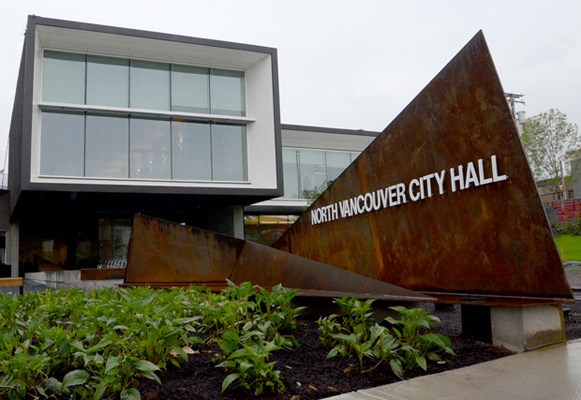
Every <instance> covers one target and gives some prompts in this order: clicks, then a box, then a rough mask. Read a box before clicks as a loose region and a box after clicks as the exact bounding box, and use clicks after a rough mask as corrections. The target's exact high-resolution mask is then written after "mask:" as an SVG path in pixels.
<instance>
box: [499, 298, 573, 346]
mask: <svg viewBox="0 0 581 400" xmlns="http://www.w3.org/2000/svg"><path fill="white" fill-rule="evenodd" d="M490 322H491V330H492V343H493V344H495V345H499V346H504V347H506V348H507V349H509V350H512V351H514V352H517V353H520V352H523V351H527V350H533V349H537V348H539V347H543V346H548V345H551V344H555V343H561V342H565V341H566V340H567V338H566V334H565V320H564V318H563V310H562V308H561V305H534V306H524V307H491V308H490Z"/></svg>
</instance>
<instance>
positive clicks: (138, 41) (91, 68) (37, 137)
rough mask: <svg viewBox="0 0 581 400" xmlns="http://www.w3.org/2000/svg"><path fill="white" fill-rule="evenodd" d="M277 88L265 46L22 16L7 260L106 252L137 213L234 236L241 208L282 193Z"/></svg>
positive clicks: (63, 259) (115, 251) (110, 255)
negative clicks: (23, 30) (24, 20)
mask: <svg viewBox="0 0 581 400" xmlns="http://www.w3.org/2000/svg"><path fill="white" fill-rule="evenodd" d="M278 99H279V96H278V75H277V54H276V50H275V49H272V48H267V47H260V46H250V45H244V44H238V43H227V42H220V41H211V40H205V39H198V38H190V37H183V36H176V35H166V34H160V33H153V32H144V31H137V30H131V29H122V28H115V27H109V26H101V25H91V24H84V23H78V22H71V21H62V20H54V19H45V18H41V17H36V16H31V17H29V20H28V26H27V31H26V35H25V42H24V48H23V53H22V60H21V67H20V71H19V78H18V83H17V93H16V96H15V105H14V109H13V116H12V122H11V127H10V151H9V160H10V164H9V174H10V179H9V191H10V223H11V228H10V236H11V245H10V252H11V264H12V266H13V268H14V265H18V264H20V265H22V266H24V268H23V269H24V270H26V268H27V266H30V265H35V266H37V265H40V264H46V265H51V264H53V265H57V266H64V267H73V266H75V267H78V266H81V267H82V266H94V265H95V264H97V263H98V262H101V261H103V260H107V259H115V258H117V257H118V256H119V255H120V254H122V253H123V251H124V249H123V243H125V242H126V241H127V236H128V232H129V227H130V223H131V217H132V215H134V214H135V213H136V212H142V213H146V214H149V215H153V216H157V217H160V218H166V219H169V220H172V221H180V222H184V223H187V224H191V225H195V226H200V227H203V228H208V229H212V230H215V231H219V232H223V233H227V234H231V235H235V236H238V237H241V236H242V235H243V207H244V206H245V205H248V204H252V203H255V202H257V201H261V200H266V199H270V198H273V197H278V196H280V195H282V193H283V183H282V182H283V176H282V152H281V151H282V148H281V137H280V113H279V104H278V101H279V100H278ZM12 272H13V273H14V271H12ZM20 273H22V271H20Z"/></svg>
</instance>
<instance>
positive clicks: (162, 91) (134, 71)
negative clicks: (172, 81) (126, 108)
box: [130, 60, 169, 110]
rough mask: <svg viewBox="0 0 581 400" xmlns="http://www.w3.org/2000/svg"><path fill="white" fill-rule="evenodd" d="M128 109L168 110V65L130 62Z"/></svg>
mask: <svg viewBox="0 0 581 400" xmlns="http://www.w3.org/2000/svg"><path fill="white" fill-rule="evenodd" d="M130 81H131V84H130V93H131V98H130V107H132V108H145V109H152V110H169V64H163V63H156V62H150V61H133V60H132V61H131V72H130Z"/></svg>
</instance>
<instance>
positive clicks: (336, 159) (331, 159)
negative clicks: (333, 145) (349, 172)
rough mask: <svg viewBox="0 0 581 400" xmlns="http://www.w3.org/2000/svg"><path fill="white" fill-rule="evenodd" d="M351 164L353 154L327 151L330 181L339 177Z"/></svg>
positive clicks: (328, 177) (328, 178)
mask: <svg viewBox="0 0 581 400" xmlns="http://www.w3.org/2000/svg"><path fill="white" fill-rule="evenodd" d="M349 164H351V154H350V153H347V152H340V151H328V152H327V180H328V181H329V183H331V182H332V181H334V180H335V179H337V177H338V176H339V175H341V173H342V172H343V171H345V168H347V166H349Z"/></svg>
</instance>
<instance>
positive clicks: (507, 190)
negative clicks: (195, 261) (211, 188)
mask: <svg viewBox="0 0 581 400" xmlns="http://www.w3.org/2000/svg"><path fill="white" fill-rule="evenodd" d="M460 166H462V171H463V172H462V174H460V172H459V171H460ZM442 171H444V172H442ZM431 174H433V175H431ZM430 175H431V177H430ZM458 176H462V180H463V181H464V182H465V183H467V186H466V187H465V188H464V189H460V180H459V178H458ZM421 178H422V179H421ZM438 179H439V180H438ZM453 182H454V185H455V189H456V190H455V191H454V190H453V186H452V185H453ZM420 187H422V188H423V197H422V192H421V191H420ZM429 191H431V196H430V195H429V194H430V192H429ZM418 196H419V198H418ZM376 200H377V201H376ZM346 201H347V203H346ZM349 201H353V202H354V203H355V207H356V209H352V208H346V207H347V206H348V203H349ZM383 202H386V203H385V204H384V203H383ZM362 205H363V207H361V206H362ZM376 206H377V207H376ZM349 207H350V206H349ZM344 209H346V210H351V211H354V210H355V211H357V215H352V216H348V215H347V214H348V213H347V212H345V210H344ZM361 210H363V212H362V213H361V212H360V211H361ZM313 222H318V223H316V224H313ZM274 247H276V248H278V249H281V250H284V251H287V252H290V253H292V254H296V255H300V256H302V257H306V258H309V259H312V260H315V261H318V262H322V263H325V264H328V265H333V266H336V267H340V268H342V269H345V270H348V271H353V272H356V273H358V274H363V275H366V276H368V277H371V278H374V279H378V280H382V281H384V282H389V283H391V284H394V285H398V286H402V287H405V288H408V289H411V290H415V291H421V292H424V293H438V296H442V297H446V296H450V295H456V296H457V297H456V299H457V301H458V302H462V300H461V299H462V298H463V297H464V298H470V296H472V298H474V296H476V298H478V296H481V298H482V299H484V300H481V301H480V302H481V303H482V302H487V303H488V304H500V303H511V302H514V303H519V302H525V303H526V302H531V301H532V302H538V301H541V300H546V301H556V302H561V301H562V302H568V301H571V300H572V299H573V296H572V293H571V289H570V287H569V284H568V283H567V280H566V277H565V274H564V271H563V267H562V264H561V261H560V258H559V255H558V253H557V249H556V247H555V243H554V240H553V237H552V234H551V230H550V227H549V225H548V223H547V220H546V217H545V214H544V211H543V207H542V205H541V202H540V199H539V195H538V193H537V189H536V186H535V182H534V180H533V177H532V175H531V172H530V169H529V166H528V164H527V160H526V157H525V154H524V151H523V148H522V146H521V143H520V140H519V137H518V133H517V130H516V127H515V124H514V121H513V119H512V116H511V113H510V110H509V107H508V105H507V102H506V99H505V97H504V91H503V89H502V87H501V84H500V82H499V79H498V76H497V74H496V70H495V67H494V65H493V62H492V59H491V57H490V54H489V51H488V48H487V45H486V42H485V40H484V36H483V34H482V33H481V32H479V33H478V34H477V35H476V36H475V37H474V38H473V39H472V40H471V41H470V42H469V43H468V44H467V45H466V46H465V47H464V48H463V49H462V50H461V51H460V52H459V53H458V54H457V55H456V56H455V58H454V59H453V60H452V61H451V62H450V63H449V64H448V65H446V67H444V69H443V70H442V71H441V72H440V73H439V74H438V75H437V76H436V77H435V78H434V79H433V80H432V81H431V82H430V83H429V84H428V85H427V86H426V88H424V89H423V90H422V91H421V92H420V93H419V95H418V96H417V97H416V98H415V99H414V100H413V101H412V102H411V103H410V104H409V105H408V106H407V107H406V108H405V109H404V110H403V111H402V112H401V114H400V115H399V116H398V117H396V119H395V120H394V121H393V122H392V123H391V124H390V125H389V126H388V127H387V128H386V129H385V130H384V131H383V132H382V133H381V134H380V135H379V136H378V137H377V139H376V140H375V141H374V142H373V143H371V144H370V145H369V147H368V148H367V149H366V150H365V151H364V152H363V153H362V154H361V155H360V156H359V157H358V158H357V159H356V160H355V161H354V162H353V164H352V165H351V166H350V167H349V168H348V169H347V170H346V171H345V172H344V173H343V174H342V175H341V176H340V177H339V178H338V179H336V180H335V181H334V182H333V184H332V185H331V186H330V187H329V188H328V189H327V190H326V191H325V192H324V193H323V194H322V195H321V196H320V197H319V198H318V199H317V200H316V201H315V202H314V203H313V204H312V206H311V207H310V208H309V209H308V210H307V211H306V212H305V213H304V214H303V216H302V217H301V218H300V219H299V220H298V221H297V222H296V223H295V224H294V225H293V226H292V227H291V228H290V229H289V230H288V231H287V233H286V234H285V235H284V236H283V237H282V238H281V239H279V240H278V241H277V242H276V243H275V244H274ZM448 298H450V297H448ZM517 299H519V300H518V301H517Z"/></svg>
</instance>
